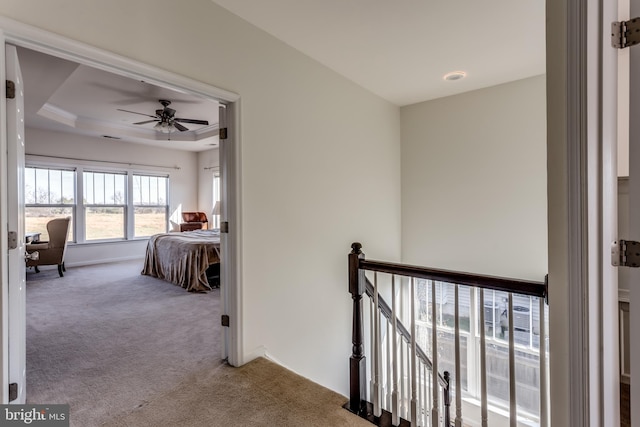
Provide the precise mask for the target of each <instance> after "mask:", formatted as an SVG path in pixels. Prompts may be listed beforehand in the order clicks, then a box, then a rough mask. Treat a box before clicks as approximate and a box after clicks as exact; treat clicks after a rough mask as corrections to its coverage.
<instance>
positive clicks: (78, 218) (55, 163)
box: [25, 154, 172, 246]
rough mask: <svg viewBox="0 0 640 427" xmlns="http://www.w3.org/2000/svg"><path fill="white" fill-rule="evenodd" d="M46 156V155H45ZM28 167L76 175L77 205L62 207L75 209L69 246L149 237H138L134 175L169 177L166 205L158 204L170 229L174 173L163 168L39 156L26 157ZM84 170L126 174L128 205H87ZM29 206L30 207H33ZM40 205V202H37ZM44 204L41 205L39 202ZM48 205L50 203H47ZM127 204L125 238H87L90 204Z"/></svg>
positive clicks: (166, 226)
mask: <svg viewBox="0 0 640 427" xmlns="http://www.w3.org/2000/svg"><path fill="white" fill-rule="evenodd" d="M45 157H46V156H45ZM116 163H117V162H116ZM25 167H26V168H34V169H51V170H67V171H73V172H74V173H75V175H74V204H73V205H71V204H65V205H62V207H71V208H72V212H73V215H72V231H71V233H70V234H72V236H73V240H70V241H69V242H68V244H69V245H74V246H75V245H94V244H109V243H114V242H116V243H117V242H129V241H131V242H132V241H140V240H148V239H149V237H150V236H140V237H136V236H135V223H134V221H135V217H134V211H135V207H136V206H134V204H133V176H134V175H143V176H152V177H153V176H156V177H162V178H166V179H167V181H166V192H167V194H166V205H159V206H160V207H163V206H166V210H165V231H164V232H168V231H169V219H170V217H171V175H172V174H171V172H170V171H163V170H160V169H156V168H149V169H143V168H135V169H134V168H127V167H126V166H124V165H123V166H122V167H117V166H113V167H112V166H110V165H94V162H92V161H91V160H85V161H75V159H57V158H51V159H47V160H46V161H45V160H41V159H39V158H38V156H37V155H28V154H27V156H26V164H25ZM84 172H96V173H106V174H122V175H125V193H126V196H125V204H124V205H119V204H85V203H84V195H85V191H84ZM31 205H32V204H30V205H26V204H25V207H27V206H31ZM36 206H38V205H36ZM39 206H42V205H39ZM47 206H49V205H47ZM94 206H95V207H124V209H125V218H124V224H125V226H124V237H123V238H112V239H93V240H87V238H86V224H87V221H86V208H87V207H94ZM51 207H59V206H58V205H51Z"/></svg>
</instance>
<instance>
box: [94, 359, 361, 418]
mask: <svg viewBox="0 0 640 427" xmlns="http://www.w3.org/2000/svg"><path fill="white" fill-rule="evenodd" d="M346 400H347V399H346V398H345V397H344V396H341V395H339V394H337V393H334V392H332V391H331V390H328V389H326V388H324V387H322V386H320V385H318V384H315V383H313V382H311V381H308V380H306V379H304V378H303V377H301V376H299V375H296V374H294V373H292V372H290V371H288V370H286V369H284V368H282V367H281V366H279V365H277V364H275V363H272V362H270V361H268V360H266V359H263V358H259V359H256V360H254V361H252V362H250V363H248V364H246V365H244V366H242V367H239V368H233V367H230V366H227V365H223V366H218V367H212V368H211V369H209V370H204V371H203V372H202V373H200V374H199V375H194V376H193V377H191V378H189V379H187V380H185V381H184V382H183V383H182V384H180V385H179V386H178V387H176V388H175V389H172V390H167V392H166V393H165V394H163V395H159V396H156V397H155V398H154V399H153V400H152V401H150V402H148V403H147V404H145V405H143V406H142V407H140V408H137V409H135V410H133V411H131V412H130V413H128V414H126V415H123V416H121V417H118V418H116V419H114V420H111V421H109V422H107V423H106V424H105V426H114V427H116V426H117V427H124V426H127V427H138V426H140V427H141V426H185V427H200V426H201V427H207V426H211V427H215V426H220V427H222V426H243V427H244V426H281V427H287V426H291V427H313V426H318V427H320V426H327V427H331V426H362V427H370V426H371V425H372V424H370V423H369V422H368V421H365V420H363V419H362V418H359V417H357V416H355V415H353V414H351V413H350V412H349V411H347V410H346V409H343V408H342V405H343V404H344V403H345V402H346Z"/></svg>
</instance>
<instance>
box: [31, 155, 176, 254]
mask: <svg viewBox="0 0 640 427" xmlns="http://www.w3.org/2000/svg"><path fill="white" fill-rule="evenodd" d="M78 175H79V176H80V177H82V179H83V182H82V187H83V189H84V191H83V193H84V194H83V197H82V203H78V198H77V197H76V188H77V185H78V184H77V183H76V179H78V178H79V176H78ZM128 179H131V180H132V184H133V185H132V187H133V194H132V195H131V196H130V195H128V194H127V191H126V190H127V180H128ZM168 180H169V178H168V177H167V176H154V175H140V174H127V173H126V172H117V173H112V172H101V171H84V172H83V173H82V174H79V173H77V172H76V171H75V170H71V169H56V168H44V167H27V168H25V205H26V206H25V231H26V232H30V233H34V232H35V233H40V240H43V241H46V240H47V239H48V237H49V236H48V233H47V223H48V222H49V221H50V220H52V219H54V218H64V217H71V226H70V233H69V241H74V242H75V241H77V238H76V237H77V236H76V233H75V230H76V227H77V224H76V222H77V220H76V215H82V219H83V221H82V223H84V230H83V231H84V233H83V236H84V241H100V240H111V239H127V238H132V237H147V236H151V235H153V234H157V233H164V232H166V231H167V218H168V204H167V199H168V197H167V193H168ZM129 212H131V213H132V215H131V216H129V215H130V214H129ZM128 218H132V221H133V235H132V236H128V235H127V234H128V233H127V220H128Z"/></svg>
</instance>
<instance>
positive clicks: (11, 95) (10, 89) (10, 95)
mask: <svg viewBox="0 0 640 427" xmlns="http://www.w3.org/2000/svg"><path fill="white" fill-rule="evenodd" d="M15 97H16V84H15V83H14V82H12V81H11V80H7V99H15Z"/></svg>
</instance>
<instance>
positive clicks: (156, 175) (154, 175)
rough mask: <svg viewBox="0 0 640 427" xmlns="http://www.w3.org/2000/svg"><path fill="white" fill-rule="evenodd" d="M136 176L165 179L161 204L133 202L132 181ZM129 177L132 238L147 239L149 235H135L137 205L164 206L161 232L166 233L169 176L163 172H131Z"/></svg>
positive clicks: (167, 229)
mask: <svg viewBox="0 0 640 427" xmlns="http://www.w3.org/2000/svg"><path fill="white" fill-rule="evenodd" d="M136 176H140V177H149V178H164V179H166V184H165V203H164V204H163V205H161V204H156V205H152V204H136V203H135V194H134V191H133V188H134V183H135V177H136ZM129 177H130V179H129V189H130V191H129V194H130V195H131V197H130V203H131V215H130V217H131V221H130V224H131V225H132V226H131V238H132V239H148V238H149V237H150V236H136V230H135V228H136V221H135V216H136V208H137V207H145V208H164V231H162V233H166V232H168V231H169V211H170V209H169V208H170V205H169V194H170V187H169V186H170V176H169V174H167V173H165V174H160V173H152V172H131V174H130V175H129Z"/></svg>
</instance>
